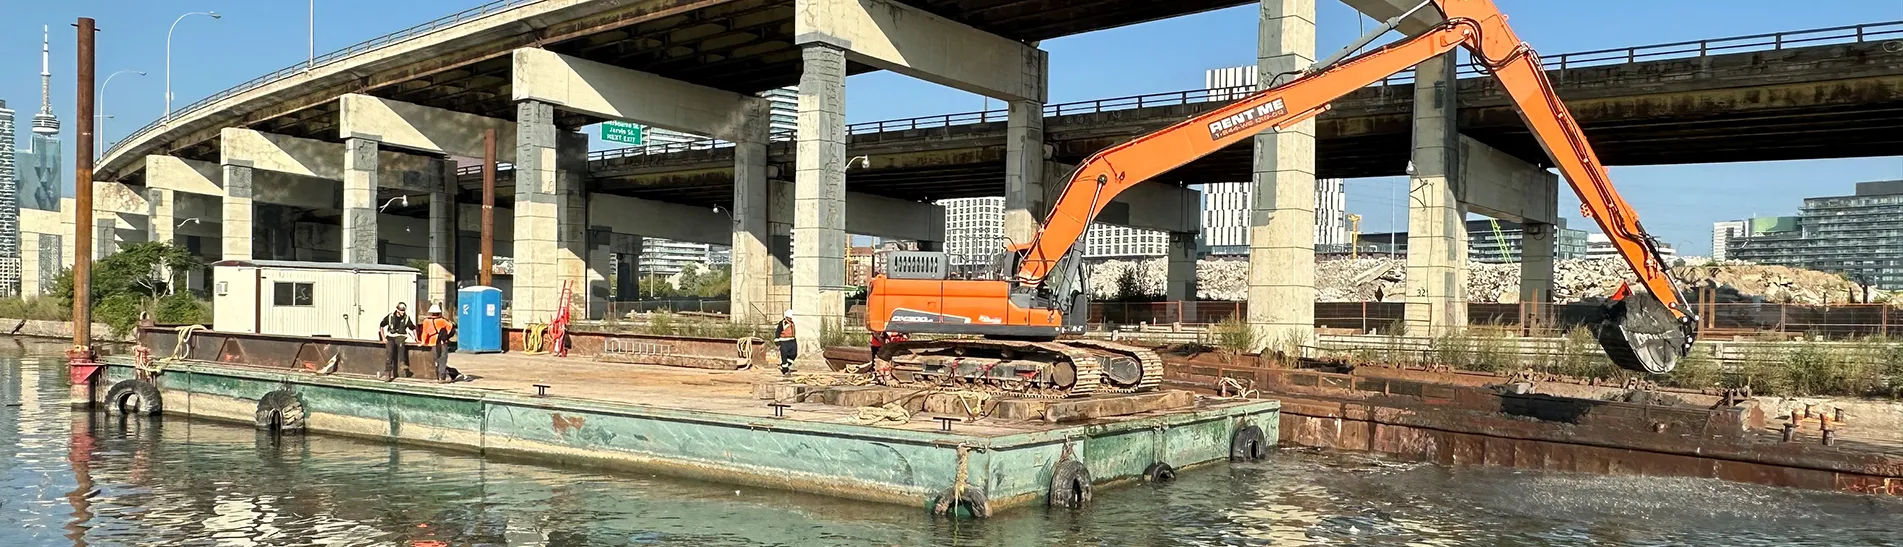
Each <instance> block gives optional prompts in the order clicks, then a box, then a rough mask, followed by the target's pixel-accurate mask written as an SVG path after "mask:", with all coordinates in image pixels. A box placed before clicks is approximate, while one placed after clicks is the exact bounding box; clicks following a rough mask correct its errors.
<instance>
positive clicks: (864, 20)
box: [793, 0, 1049, 103]
mask: <svg viewBox="0 0 1903 547" xmlns="http://www.w3.org/2000/svg"><path fill="white" fill-rule="evenodd" d="M793 34H794V42H795V43H797V44H800V45H805V44H810V43H816V42H817V43H825V44H830V45H832V46H833V47H836V48H839V49H842V50H845V51H846V55H847V58H848V59H850V60H852V61H855V62H860V63H864V64H867V65H871V66H875V67H878V68H881V69H885V70H890V71H893V72H897V73H900V74H904V75H907V76H911V77H913V78H918V79H921V80H925V81H929V82H933V83H936V84H939V85H943V86H947V87H952V88H957V89H962V90H965V91H969V92H972V93H977V94H980V95H985V96H989V97H995V98H999V99H1003V100H1007V101H1035V102H1039V103H1042V102H1045V100H1047V90H1046V89H1045V87H1046V86H1045V84H1044V77H1043V76H1044V74H1045V73H1046V66H1047V65H1048V62H1049V61H1048V58H1047V56H1046V55H1045V52H1044V51H1043V50H1040V49H1038V48H1037V47H1035V46H1032V45H1027V44H1024V43H1022V42H1018V41H1015V40H1011V39H1008V38H1004V37H1002V36H998V35H995V34H991V33H988V32H985V31H981V30H978V29H975V28H972V27H969V26H966V25H964V24H962V23H958V22H955V21H952V20H950V19H946V18H944V17H939V16H937V15H933V14H932V13H930V12H926V11H925V10H921V9H918V8H914V7H911V6H907V5H905V4H901V3H898V2H893V1H889V0H796V1H795V3H794V17H793Z"/></svg>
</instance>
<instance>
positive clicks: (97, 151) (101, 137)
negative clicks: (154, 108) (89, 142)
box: [93, 70, 145, 157]
mask: <svg viewBox="0 0 1903 547" xmlns="http://www.w3.org/2000/svg"><path fill="white" fill-rule="evenodd" d="M126 72H135V73H138V74H139V75H140V76H144V75H145V71H143V70H121V71H118V72H114V73H112V74H111V75H109V76H106V81H104V82H100V83H99V101H98V103H99V104H98V110H99V123H98V124H97V125H98V127H97V128H95V129H94V130H93V133H94V139H93V148H94V150H93V156H94V157H99V156H104V155H105V154H106V84H110V83H112V77H113V76H118V75H120V74H122V73H126Z"/></svg>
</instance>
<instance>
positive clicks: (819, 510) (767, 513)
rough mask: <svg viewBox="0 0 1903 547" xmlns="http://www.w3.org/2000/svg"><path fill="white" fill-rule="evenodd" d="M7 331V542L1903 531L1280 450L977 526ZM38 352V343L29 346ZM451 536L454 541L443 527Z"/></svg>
mask: <svg viewBox="0 0 1903 547" xmlns="http://www.w3.org/2000/svg"><path fill="white" fill-rule="evenodd" d="M0 344H6V346H5V347H4V348H0V403H4V404H3V405H0V546H38V545H141V546H143V545H445V544H446V545H692V546H696V547H715V546H728V545H1011V546H1017V545H1890V544H1899V545H1903V502H1899V501H1898V500H1895V499H1890V498H1878V497H1867V496H1857V495H1846V494H1834V493H1823V492H1811V491H1802V490H1793V489H1783V488H1771V487H1760V486H1750V485H1740V484H1731V483H1724V482H1718V481H1711V480H1692V479H1661V478H1641V477H1600V476H1590V475H1572V474H1557V473H1538V472H1519V471H1512V470H1500V469H1473V468H1462V469H1447V468H1442V467H1438V466H1432V465H1419V464H1403V463H1396V462H1391V461H1386V460H1382V459H1379V458H1374V457H1369V456H1361V455H1343V454H1319V453H1312V452H1308V451H1296V450H1289V451H1283V452H1282V453H1280V454H1278V455H1276V457H1274V458H1271V459H1270V460H1268V461H1266V462H1264V463H1260V464H1250V465H1234V466H1232V465H1228V464H1221V465H1217V466H1212V467H1205V468H1201V469H1195V470H1189V471H1186V472H1184V473H1182V475H1181V476H1180V477H1179V480H1178V481H1176V482H1174V483H1170V484H1166V485H1162V486H1150V485H1140V486H1134V487H1128V488H1120V489H1115V490H1108V491H1103V492H1099V493H1098V495H1097V497H1096V503H1095V505H1093V506H1092V507H1090V508H1089V509H1086V510H1083V511H1080V512H1062V511H1046V510H1044V509H1042V508H1036V509H1029V510H1018V511H1012V512H1008V513H1006V514H1004V515H1001V516H1000V517H998V518H995V519H992V520H990V521H986V522H978V523H973V522H951V521H946V520H942V519H933V518H930V517H928V516H926V515H925V514H924V511H923V510H913V509H907V508H895V507H888V506H881V505H870V504H859V503H851V502H841V501H836V500H831V499H828V498H818V497H811V496H801V495H796V494H788V493H781V492H775V491H766V490H758V489H752V488H741V489H738V490H736V489H735V488H734V487H731V486H722V485H718V484H708V483H696V482H688V481H679V480H672V479H667V478H664V477H653V476H648V475H634V474H620V473H604V472H594V471H589V470H584V469H573V468H562V467H556V466H545V465H537V464H535V463H533V462H524V461H499V460H494V459H484V458H478V457H474V456H470V455H466V454H462V453H456V452H446V451H436V450H427V449H419V448H411V447H399V446H395V445H393V444H388V443H380V442H367V441H360V440H353V439H341V438H331V437H326V436H322V435H311V436H308V437H304V438H293V439H290V440H274V439H272V438H270V437H269V436H261V435H259V434H258V433H256V432H255V431H254V430H253V429H252V428H250V427H245V426H236V425H229V424H222V423H214V422H205V421H194V420H185V419H180V418H166V419H163V420H141V419H133V420H129V421H128V420H122V419H118V418H109V417H106V416H103V415H99V416H88V415H86V414H79V413H74V412H72V411H71V410H69V409H68V408H67V407H66V405H65V404H64V402H65V397H66V388H65V380H64V374H65V368H64V365H63V363H62V362H61V361H60V360H59V359H58V358H55V357H52V355H53V353H51V352H52V351H56V350H57V349H58V348H56V347H55V348H39V349H38V352H39V353H37V355H40V357H35V356H32V355H35V353H34V351H35V350H33V349H21V348H15V347H13V346H12V344H11V343H10V342H6V341H3V340H0ZM22 355H26V356H25V357H21V356H22ZM435 542H442V543H435Z"/></svg>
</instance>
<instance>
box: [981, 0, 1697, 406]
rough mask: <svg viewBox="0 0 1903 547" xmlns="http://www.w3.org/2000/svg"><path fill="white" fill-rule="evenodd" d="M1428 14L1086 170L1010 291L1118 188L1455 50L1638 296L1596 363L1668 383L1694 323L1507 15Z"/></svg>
mask: <svg viewBox="0 0 1903 547" xmlns="http://www.w3.org/2000/svg"><path fill="white" fill-rule="evenodd" d="M1429 4H1431V5H1432V6H1434V7H1437V8H1439V10H1440V13H1441V15H1442V16H1443V20H1442V22H1441V23H1440V24H1438V25H1436V26H1434V27H1433V28H1431V29H1429V30H1427V31H1425V32H1422V33H1420V34H1417V35H1415V36H1412V37H1409V38H1406V39H1403V40H1400V41H1397V42H1396V43H1393V44H1389V45H1387V46H1383V47H1381V48H1379V49H1376V50H1374V51H1370V52H1368V53H1365V54H1361V55H1358V56H1355V57H1352V58H1348V59H1346V60H1343V61H1341V62H1338V63H1333V64H1330V65H1327V66H1318V67H1315V68H1312V69H1310V70H1308V71H1306V72H1305V73H1304V74H1302V75H1301V76H1300V77H1298V78H1295V79H1294V80H1292V81H1290V82H1288V83H1286V84H1282V85H1279V86H1275V87H1272V88H1270V89H1266V90H1264V91H1260V92H1257V93H1255V94H1253V95H1250V96H1249V97H1247V98H1244V99H1241V100H1237V101H1235V102H1233V103H1230V104H1228V105H1225V106H1223V107H1222V108H1218V109H1216V110H1213V111H1210V112H1208V113H1205V114H1202V115H1199V116H1196V117H1194V118H1191V119H1189V120H1186V121H1184V122H1182V123H1178V124H1176V125H1173V126H1170V127H1168V128H1165V129H1163V130H1160V131H1156V132H1154V133H1150V134H1148V135H1144V136H1142V137H1139V138H1137V139H1135V140H1131V141H1129V142H1126V143H1123V144H1120V145H1117V146H1114V147H1111V148H1107V149H1105V150H1103V151H1100V152H1098V153H1097V154H1095V155H1093V156H1091V157H1090V158H1089V159H1087V160H1085V161H1084V162H1083V163H1082V164H1080V165H1079V166H1078V167H1077V170H1076V171H1075V172H1074V173H1073V174H1072V175H1071V179H1070V181H1069V184H1068V185H1067V186H1066V187H1065V188H1064V191H1063V194H1062V195H1060V196H1059V197H1058V199H1057V201H1056V202H1055V203H1054V204H1053V205H1052V208H1051V212H1050V215H1049V216H1048V217H1047V218H1046V219H1045V222H1044V224H1043V225H1042V226H1041V227H1040V229H1039V231H1038V233H1037V236H1036V238H1035V239H1034V240H1032V241H1031V242H1030V244H1029V246H1028V247H1024V248H1022V249H1021V250H1020V251H1019V252H1020V253H1021V256H1020V257H1019V260H1018V262H1017V264H1018V269H1017V270H1016V277H1015V282H1016V283H1018V284H1020V285H1029V286H1037V285H1040V284H1042V283H1044V282H1045V280H1046V279H1047V277H1049V276H1051V275H1052V274H1053V272H1054V271H1055V270H1056V269H1057V268H1059V267H1060V264H1059V261H1060V260H1062V259H1063V258H1064V256H1065V254H1066V253H1068V252H1070V251H1071V250H1072V249H1073V247H1074V246H1075V245H1076V243H1077V241H1078V238H1079V237H1081V236H1082V235H1083V233H1084V230H1085V229H1086V228H1087V227H1088V226H1089V225H1090V223H1091V221H1092V219H1094V218H1096V216H1097V214H1098V213H1099V212H1101V211H1102V209H1103V208H1104V206H1105V205H1106V204H1108V203H1110V201H1111V198H1113V197H1115V196H1116V195H1117V194H1119V193H1121V192H1123V191H1124V190H1125V189H1128V188H1130V187H1131V186H1134V185H1136V184H1139V183H1142V182H1144V181H1147V180H1150V179H1151V178H1153V177H1156V176H1158V175H1161V174H1163V173H1166V172H1168V171H1170V170H1171V169H1175V168H1177V167H1180V166H1182V165H1184V164H1187V163H1189V162H1191V161H1194V160H1196V159H1197V158H1201V157H1203V156H1206V155H1209V154H1211V153H1214V152H1215V151H1217V150H1221V149H1223V148H1224V147H1227V146H1229V145H1232V144H1235V143H1237V142H1239V141H1241V140H1243V139H1247V138H1250V137H1252V136H1254V135H1255V134H1257V133H1260V132H1262V131H1280V130H1284V129H1286V128H1288V127H1290V126H1293V125H1295V124H1298V123H1300V122H1302V121H1305V120H1309V119H1311V118H1314V117H1315V116H1317V115H1319V114H1321V113H1322V112H1323V111H1326V110H1327V109H1328V104H1329V102H1330V101H1333V100H1335V99H1336V98H1338V97H1341V96H1342V95H1346V94H1348V93H1349V92H1352V91H1354V90H1357V89H1360V88H1362V87H1365V86H1367V85H1369V84H1373V83H1375V82H1377V81H1380V80H1381V79H1382V78H1385V77H1387V76H1389V75H1392V74H1395V73H1397V72H1401V71H1403V70H1406V69H1407V68H1408V67H1411V66H1414V65H1416V64H1419V63H1420V62H1422V61H1425V60H1428V59H1430V58H1433V57H1435V56H1437V55H1441V54H1444V53H1447V52H1449V51H1452V50H1453V49H1454V48H1457V47H1465V48H1466V49H1467V50H1468V51H1470V52H1471V53H1472V57H1473V59H1474V60H1475V61H1476V62H1477V63H1479V64H1481V65H1482V66H1483V67H1484V68H1485V69H1486V70H1487V71H1488V72H1490V73H1491V74H1492V75H1493V76H1494V77H1495V78H1497V79H1498V80H1499V82H1500V85H1501V87H1502V88H1503V89H1504V90H1505V91H1506V93H1507V94H1508V95H1509V96H1511V97H1512V99H1513V103H1514V105H1515V106H1516V107H1517V109H1518V110H1519V112H1520V116H1521V118H1522V119H1523V120H1525V122H1526V124H1527V126H1528V127H1530V128H1531V129H1532V133H1533V136H1534V137H1535V138H1536V139H1538V140H1539V142H1540V145H1541V146H1542V147H1543V148H1544V149H1545V151H1546V154H1547V156H1548V157H1549V158H1551V160H1552V162H1553V165H1554V166H1555V167H1557V168H1558V169H1559V171H1560V174H1561V175H1563V176H1564V177H1565V178H1566V181H1567V182H1568V183H1569V184H1570V185H1571V186H1572V188H1573V190H1574V192H1576V193H1577V194H1578V196H1579V201H1580V203H1581V204H1583V206H1582V207H1581V212H1582V213H1583V214H1585V215H1587V216H1590V217H1591V218H1592V219H1593V221H1594V222H1596V223H1598V225H1599V228H1600V230H1601V231H1603V232H1605V233H1606V235H1607V236H1608V237H1609V238H1610V239H1611V241H1612V243H1613V246H1614V247H1616V248H1617V249H1618V251H1619V254H1620V256H1621V257H1623V258H1624V259H1625V260H1626V262H1627V263H1628V264H1630V265H1631V267H1632V271H1633V272H1634V273H1635V274H1637V277H1638V279H1639V281H1640V284H1641V285H1643V287H1644V289H1645V290H1644V292H1643V293H1636V292H1633V291H1630V290H1628V289H1627V287H1621V289H1620V291H1619V292H1618V293H1617V294H1615V295H1614V296H1613V299H1612V302H1611V304H1610V305H1609V306H1608V308H1607V319H1606V321H1605V322H1604V323H1603V324H1602V325H1601V327H1600V329H1599V340H1600V343H1601V345H1602V346H1603V347H1604V348H1605V349H1606V352H1607V355H1608V356H1609V357H1610V358H1611V359H1612V360H1613V362H1615V363H1617V364H1618V365H1619V366H1621V367H1624V368H1628V369H1632V370H1637V371H1642V372H1649V373H1654V374H1662V373H1665V372H1670V371H1671V370H1672V369H1673V368H1674V367H1675V365H1676V363H1677V361H1678V359H1679V358H1680V357H1683V356H1684V355H1685V354H1686V353H1687V352H1689V351H1690V349H1691V345H1692V342H1693V341H1694V339H1695V338H1696V335H1697V331H1696V325H1697V319H1696V317H1695V316H1694V315H1693V313H1692V311H1691V306H1690V305H1689V303H1688V302H1687V301H1686V300H1685V298H1684V295H1683V293H1682V292H1680V289H1679V287H1678V285H1677V282H1676V281H1675V280H1674V279H1673V278H1672V276H1671V274H1670V271H1669V270H1668V267H1667V264H1666V263H1665V261H1664V259H1663V257H1662V256H1661V255H1660V254H1659V252H1658V246H1657V242H1656V241H1655V240H1654V239H1653V238H1652V237H1651V236H1650V235H1647V234H1646V233H1645V230H1644V229H1643V228H1642V227H1641V226H1640V224H1639V218H1638V215H1637V213H1635V212H1634V211H1633V210H1632V207H1631V206H1629V205H1627V204H1626V202H1625V200H1624V199H1622V198H1620V197H1619V193H1618V192H1617V191H1615V190H1614V189H1613V187H1612V182H1611V180H1610V178H1609V177H1608V176H1607V174H1606V168H1605V166H1604V165H1603V164H1601V163H1600V162H1599V158H1598V157H1597V156H1596V155H1595V154H1594V153H1593V150H1592V146H1591V145H1590V144H1588V143H1587V142H1586V137H1585V134H1584V133H1583V132H1582V131H1581V130H1580V128H1579V125H1578V124H1577V123H1576V122H1575V121H1574V120H1573V117H1572V115H1571V114H1570V113H1568V112H1567V110H1566V106H1565V104H1564V103H1562V102H1561V101H1560V99H1559V97H1558V95H1557V94H1556V93H1555V92H1554V90H1553V86H1552V83H1551V81H1550V80H1548V79H1547V77H1546V73H1545V72H1544V70H1543V69H1542V68H1541V66H1540V62H1539V57H1538V56H1537V55H1536V54H1535V53H1534V52H1533V49H1532V48H1530V47H1528V46H1527V45H1526V44H1525V43H1524V42H1521V41H1520V39H1519V38H1518V37H1516V36H1515V35H1514V33H1513V31H1512V30H1511V29H1510V28H1508V27H1507V24H1506V20H1507V18H1506V15H1504V14H1502V13H1500V11H1499V10H1498V9H1497V8H1495V7H1494V5H1493V2H1491V1H1490V0H1428V1H1427V2H1424V3H1423V6H1425V5H1429ZM1417 9H1419V8H1417ZM1303 229H1306V227H1303ZM1081 312H1082V310H1073V313H1081Z"/></svg>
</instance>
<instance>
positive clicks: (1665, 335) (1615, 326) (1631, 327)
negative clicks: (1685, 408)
mask: <svg viewBox="0 0 1903 547" xmlns="http://www.w3.org/2000/svg"><path fill="white" fill-rule="evenodd" d="M1598 335H1599V345H1600V346H1601V347H1604V348H1605V350H1606V356H1607V357H1611V358H1612V362H1613V364H1616V365H1619V367H1620V368H1624V369H1627V370H1632V371H1636V372H1643V373H1648V374H1665V373H1667V372H1671V371H1672V369H1673V368H1675V367H1677V366H1678V359H1679V358H1680V357H1684V356H1685V353H1686V348H1688V347H1689V344H1688V343H1687V342H1688V341H1689V340H1690V339H1691V336H1692V334H1691V333H1690V332H1687V330H1686V329H1685V328H1684V327H1683V326H1681V325H1680V323H1679V320H1678V318H1677V317H1676V316H1674V315H1673V314H1672V312H1671V310H1668V309H1666V308H1665V304H1663V303H1661V302H1659V299H1658V298H1656V297H1654V296H1652V295H1651V294H1649V293H1635V292H1632V291H1630V290H1629V288H1627V287H1620V288H1619V292H1618V293H1615V294H1614V295H1613V300H1612V303H1611V304H1610V305H1608V306H1607V307H1606V319H1605V322H1604V323H1601V324H1600V325H1599V333H1598Z"/></svg>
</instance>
